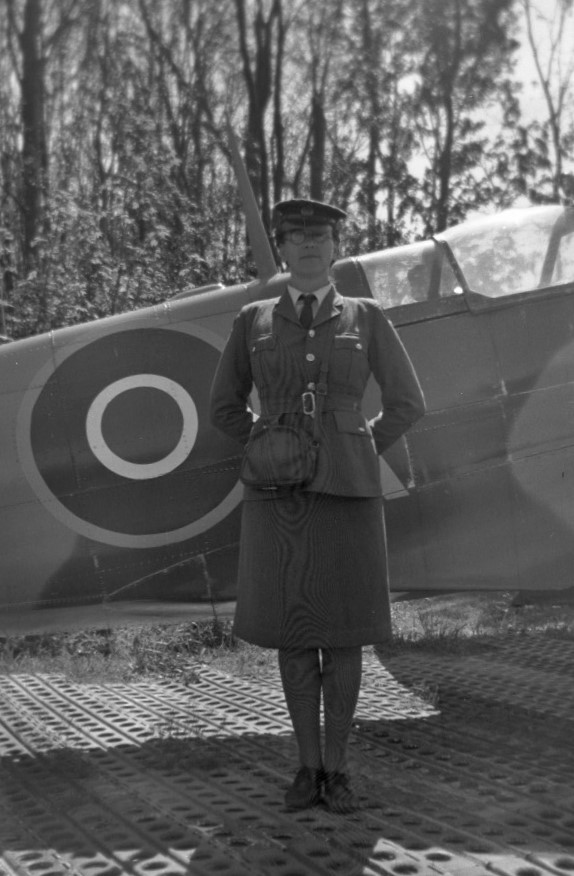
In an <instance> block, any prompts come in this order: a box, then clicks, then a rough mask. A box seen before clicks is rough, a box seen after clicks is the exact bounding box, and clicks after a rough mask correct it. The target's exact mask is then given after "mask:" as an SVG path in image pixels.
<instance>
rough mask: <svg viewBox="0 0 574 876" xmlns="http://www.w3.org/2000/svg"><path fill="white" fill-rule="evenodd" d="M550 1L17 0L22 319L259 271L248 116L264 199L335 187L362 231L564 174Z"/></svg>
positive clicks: (18, 313) (400, 225) (93, 310)
mask: <svg viewBox="0 0 574 876" xmlns="http://www.w3.org/2000/svg"><path fill="white" fill-rule="evenodd" d="M533 2H534V0H532V2H530V0H528V2H527V0H328V2H326V3H323V4H319V5H317V4H305V3H301V2H296V3H294V4H287V3H286V2H285V0H221V2H218V3H212V2H210V0H185V2H183V3H174V2H173V0H154V2H153V3H152V2H150V0H121V2H116V0H67V2H66V3H60V2H55V0H7V12H8V15H7V25H8V26H7V27H6V28H4V29H2V31H0V77H1V78H0V136H1V138H2V144H3V146H2V155H1V160H0V232H1V233H0V297H2V298H4V299H6V300H8V301H9V302H10V303H11V304H12V305H13V306H14V312H15V317H16V319H15V321H14V322H13V324H12V327H11V328H12V334H13V336H15V337H21V336H25V335H29V334H32V333H37V332H42V331H46V330H48V329H51V328H56V327H59V326H63V325H68V324H71V323H76V322H81V321H84V320H88V319H94V318H96V319H97V318H100V317H102V316H106V315H109V314H114V313H119V312H122V311H125V310H130V309H133V308H139V307H142V306H147V305H152V304H154V303H157V302H160V301H163V300H165V299H166V298H168V297H170V296H171V295H173V294H176V293H178V292H182V291H185V290H187V289H189V288H190V287H192V286H198V285H203V284H206V283H212V282H223V283H226V284H227V283H233V282H237V281H240V280H241V281H243V280H245V279H248V278H249V276H250V275H251V273H252V272H253V266H252V265H251V262H250V258H249V253H248V252H246V246H245V243H246V240H245V232H244V223H243V216H242V209H241V206H240V204H239V202H238V197H237V194H236V186H235V182H234V177H233V173H232V171H231V166H230V161H229V151H228V148H227V144H226V136H227V135H226V125H227V121H228V120H230V121H231V123H232V125H233V127H234V128H235V129H236V131H238V132H240V133H241V134H242V135H243V136H244V146H245V155H246V161H247V165H248V170H249V173H250V175H251V178H252V181H253V184H254V189H255V192H256V194H257V196H258V198H259V202H260V206H261V211H262V215H263V217H264V219H265V220H266V221H267V222H268V218H269V213H270V204H271V202H272V201H273V200H278V199H280V198H282V197H289V196H291V195H295V196H305V195H311V196H314V197H318V198H321V199H325V200H330V199H333V200H335V201H337V202H338V203H339V204H341V206H343V207H345V208H346V209H348V211H349V214H350V220H349V223H348V230H347V235H346V242H347V247H348V249H349V251H355V252H356V251H360V250H364V249H376V248H382V247H384V246H394V245H396V244H399V243H405V242H409V241H411V240H413V239H414V238H417V237H421V236H426V235H428V234H432V233H434V232H435V231H437V230H441V229H442V228H444V227H445V226H446V225H447V224H452V223H454V222H457V221H459V220H462V219H464V217H465V216H466V215H467V214H468V213H469V212H470V211H476V210H477V209H483V208H487V207H488V208H491V207H495V208H497V207H502V206H506V205H508V204H509V203H512V202H513V201H514V200H515V199H516V198H517V197H519V196H521V195H528V196H529V197H534V198H537V197H547V192H550V193H551V194H552V193H553V192H554V194H555V193H556V185H557V184H556V179H557V176H556V174H557V173H558V170H557V168H559V170H560V174H561V173H562V171H563V170H564V168H565V167H566V166H567V164H568V162H571V161H572V158H573V157H574V147H573V143H574V128H573V127H572V125H571V124H570V122H569V120H568V119H567V117H566V115H565V113H562V114H561V117H560V129H559V131H557V129H556V118H555V117H554V116H552V114H551V115H550V117H549V119H548V121H545V120H544V119H543V118H542V119H536V120H534V121H531V122H526V121H525V120H524V119H523V118H522V116H521V110H520V103H519V96H520V95H519V86H518V84H517V83H516V80H515V79H514V80H513V78H512V70H513V64H514V61H515V55H516V48H517V45H518V39H519V37H520V35H521V30H520V24H521V21H524V20H525V18H524V16H525V14H526V12H528V10H529V9H530V7H531V6H532V4H533ZM525 10H526V11H525ZM560 10H561V13H560V14H561V15H562V16H565V17H566V18H568V16H570V15H571V13H572V4H571V3H562V4H560ZM520 15H522V18H520ZM566 18H562V19H561V20H562V21H565V20H566ZM552 84H553V83H551V82H547V83H546V86H547V87H548V88H550V86H551V85H552ZM562 84H563V86H564V88H563V89H562V91H560V92H559V93H560V100H561V101H562V103H561V104H560V106H561V107H562V106H565V105H566V104H565V103H564V102H565V99H566V96H567V93H569V92H568V88H569V87H570V80H569V79H565V80H564V81H563V83H562ZM543 85H544V83H543ZM547 93H548V94H552V92H551V91H547ZM553 105H554V104H552V103H551V102H550V103H549V104H548V106H549V111H550V113H551V110H552V106H553ZM551 122H553V124H554V127H552V124H551ZM557 137H558V139H557Z"/></svg>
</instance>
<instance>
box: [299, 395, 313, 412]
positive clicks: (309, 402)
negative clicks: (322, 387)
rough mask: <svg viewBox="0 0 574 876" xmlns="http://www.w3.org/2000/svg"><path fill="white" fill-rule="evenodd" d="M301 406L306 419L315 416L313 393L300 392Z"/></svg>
mask: <svg viewBox="0 0 574 876" xmlns="http://www.w3.org/2000/svg"><path fill="white" fill-rule="evenodd" d="M301 404H302V405H303V413H304V414H306V415H307V416H308V417H314V416H315V393H314V392H309V391H307V392H302V393H301Z"/></svg>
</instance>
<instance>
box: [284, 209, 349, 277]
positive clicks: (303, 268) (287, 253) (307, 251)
mask: <svg viewBox="0 0 574 876" xmlns="http://www.w3.org/2000/svg"><path fill="white" fill-rule="evenodd" d="M283 235H284V237H283V242H282V243H281V244H280V246H279V253H280V255H281V258H282V259H283V261H284V262H285V264H286V265H287V267H288V268H289V270H290V272H291V277H292V279H293V280H294V281H295V282H296V280H297V279H301V280H305V281H306V283H309V282H314V281H317V283H319V285H324V284H326V283H328V282H329V271H330V268H331V264H332V263H333V256H334V253H335V241H334V240H333V230H332V228H331V226H330V225H308V226H306V227H301V226H300V225H297V226H296V225H291V224H290V223H288V224H287V226H286V227H285V229H284V230H283Z"/></svg>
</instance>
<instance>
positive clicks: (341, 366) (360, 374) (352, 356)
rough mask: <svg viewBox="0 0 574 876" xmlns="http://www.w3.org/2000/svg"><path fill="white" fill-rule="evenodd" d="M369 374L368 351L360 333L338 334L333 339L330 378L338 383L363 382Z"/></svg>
mask: <svg viewBox="0 0 574 876" xmlns="http://www.w3.org/2000/svg"><path fill="white" fill-rule="evenodd" d="M368 374H369V362H368V359H367V351H366V349H365V344H364V341H363V340H362V338H361V337H360V335H352V334H344V335H336V336H335V337H334V339H333V352H332V356H331V361H330V369H329V379H330V380H331V381H333V382H335V383H338V384H349V383H353V384H355V383H357V384H362V383H364V381H365V380H366V378H367V377H368Z"/></svg>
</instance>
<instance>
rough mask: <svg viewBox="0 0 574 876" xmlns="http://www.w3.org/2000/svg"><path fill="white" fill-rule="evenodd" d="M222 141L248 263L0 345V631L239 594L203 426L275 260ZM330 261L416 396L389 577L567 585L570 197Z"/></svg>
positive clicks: (572, 550)
mask: <svg viewBox="0 0 574 876" xmlns="http://www.w3.org/2000/svg"><path fill="white" fill-rule="evenodd" d="M231 142H232V155H233V159H234V163H235V166H236V172H237V175H238V182H239V186H240V188H241V190H242V194H243V197H244V202H245V209H246V220H247V226H248V231H249V238H250V243H251V247H252V252H253V254H254V257H255V260H256V262H257V265H258V272H259V273H258V278H257V279H255V280H253V281H250V282H246V283H242V284H238V285H235V286H232V287H229V288H224V287H223V286H222V285H220V284H214V285H212V286H208V287H201V288H199V289H194V290H191V291H190V292H189V293H185V294H180V295H176V296H174V298H172V299H170V300H167V301H165V302H163V303H161V304H158V305H155V306H153V307H147V308H145V309H142V310H139V311H136V312H131V313H123V314H120V315H117V316H113V317H108V318H105V319H100V320H97V321H94V322H90V323H86V324H82V325H74V326H70V327H67V328H62V329H58V330H56V331H53V332H50V333H47V334H43V335H39V336H36V337H29V338H25V339H22V340H16V341H11V342H8V343H5V344H3V345H2V346H0V375H1V378H0V636H8V635H23V634H26V633H32V632H34V633H36V632H41V631H51V630H58V629H73V628H78V627H90V626H91V627H93V626H111V625H118V624H121V625H125V624H128V623H144V622H146V623H147V622H155V623H157V622H160V621H163V622H165V621H169V622H171V621H173V622H181V621H184V620H188V619H195V618H198V617H208V616H212V614H213V612H214V611H216V612H218V616H226V615H231V614H232V612H233V603H234V598H235V573H236V564H237V551H238V539H239V527H240V507H241V498H242V486H241V484H240V482H239V480H238V470H239V462H240V456H241V448H240V447H239V446H238V445H236V444H235V443H234V442H233V441H231V440H230V439H228V438H227V437H226V436H224V435H223V434H221V433H220V432H218V431H217V430H215V429H214V428H213V427H212V426H211V425H210V423H209V420H208V416H207V411H208V397H209V389H210V384H211V380H212V377H213V374H214V371H215V368H216V365H217V362H218V358H219V355H220V353H221V350H222V348H223V346H224V343H225V340H226V338H227V336H228V334H229V331H230V329H231V325H232V322H233V319H234V317H235V315H236V313H237V312H238V310H239V309H240V308H241V307H242V306H243V305H244V304H246V303H248V302H250V301H254V300H259V299H263V298H269V297H275V296H276V295H277V294H278V290H279V289H280V287H281V286H282V285H283V283H284V282H285V280H286V279H287V275H286V274H284V273H281V271H280V270H279V268H278V267H277V265H276V262H275V258H274V255H273V252H272V250H271V247H270V244H269V242H268V239H267V236H266V234H265V231H264V229H263V226H262V223H261V220H260V217H259V213H258V210H257V205H256V203H255V199H254V198H253V195H252V192H251V191H250V187H249V185H248V182H247V179H246V174H245V171H244V168H242V166H241V162H240V161H239V158H238V147H237V143H236V142H234V141H233V138H232V141H231ZM333 273H334V278H335V282H336V284H337V287H338V289H339V291H340V292H341V293H342V294H344V295H348V296H367V297H372V298H375V299H376V300H377V301H378V302H379V303H380V304H381V306H382V307H383V308H384V310H385V312H386V314H387V316H388V318H389V319H390V321H391V322H392V323H393V325H394V326H395V328H396V329H397V331H398V333H399V335H400V336H401V338H402V340H403V343H404V344H405V346H406V348H407V350H408V352H409V354H410V356H411V359H412V361H413V364H414V366H415V369H416V371H417V373H418V375H419V378H420V381H421V384H422V386H423V390H424V393H425V397H426V401H427V407H428V413H427V414H426V416H425V417H424V418H423V419H422V420H421V421H419V423H417V424H416V425H415V426H414V427H413V428H412V429H411V430H410V431H409V432H408V434H407V436H406V437H405V438H404V439H402V440H401V441H399V442H397V443H396V444H395V445H394V446H393V447H392V448H390V450H389V451H388V452H387V453H386V454H385V457H384V459H381V474H382V479H383V487H384V492H385V519H386V528H387V534H388V543H389V570H390V582H391V590H392V591H393V593H395V594H404V595H411V596H412V595H415V596H416V595H427V594H429V593H438V592H445V591H458V592H460V591H488V590H504V591H508V590H514V591H517V592H522V593H525V592H526V593H528V592H532V593H533V594H534V593H537V592H538V593H539V592H540V591H543V592H544V593H547V594H551V595H552V594H558V593H559V592H560V593H566V592H567V591H568V590H569V589H571V588H572V587H573V585H574V581H573V580H572V568H573V565H574V426H573V424H574V208H572V207H568V206H561V205H558V204H556V205H544V206H535V207H525V208H521V209H511V210H506V211H502V212H500V213H497V214H494V215H488V216H483V217H479V218H478V219H476V220H473V221H468V222H466V223H463V224H460V225H457V226H455V227H453V228H450V229H448V230H447V231H444V232H442V233H440V234H437V235H435V236H434V237H433V238H431V239H429V240H425V241H421V242H419V243H413V244H409V245H407V246H400V247H396V248H393V249H387V250H383V251H380V252H375V253H369V254H364V255H359V256H354V257H345V258H343V259H341V260H340V261H338V262H337V263H336V264H335V265H334V267H333ZM378 407H379V399H378V393H377V387H376V385H375V384H374V383H373V384H370V385H369V387H368V390H367V394H366V397H365V403H364V411H365V414H366V415H367V416H371V415H373V414H374V413H375V412H376V410H377V409H378ZM254 408H255V410H257V400H256V398H255V399H254Z"/></svg>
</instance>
